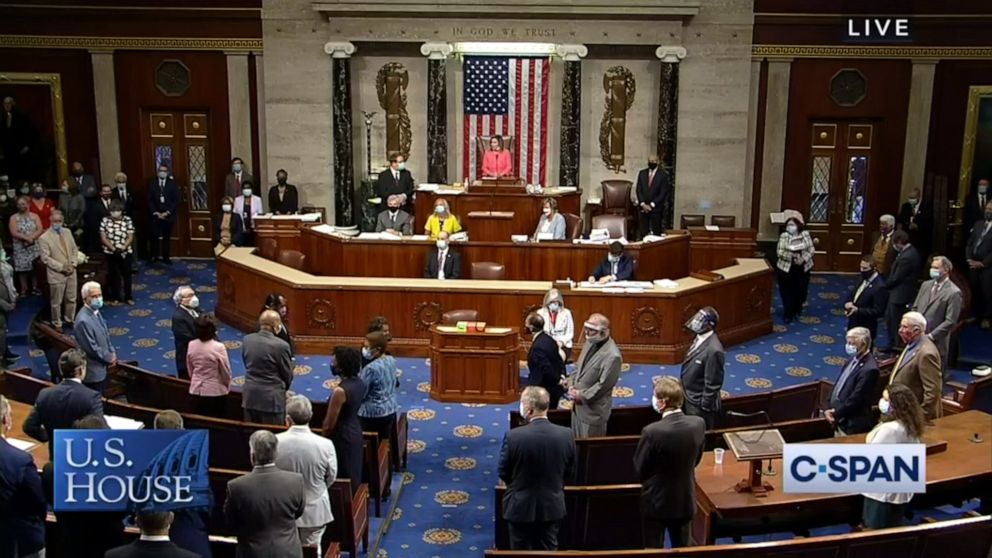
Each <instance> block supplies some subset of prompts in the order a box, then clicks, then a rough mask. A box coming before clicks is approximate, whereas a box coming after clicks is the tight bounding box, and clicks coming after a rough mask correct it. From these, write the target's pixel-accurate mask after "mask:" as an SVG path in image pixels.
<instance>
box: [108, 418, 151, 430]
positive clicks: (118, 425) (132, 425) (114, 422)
mask: <svg viewBox="0 0 992 558" xmlns="http://www.w3.org/2000/svg"><path fill="white" fill-rule="evenodd" d="M103 418H104V419H105V420H106V421H107V426H109V427H110V429H111V430H140V429H142V428H144V427H145V423H143V422H141V421H137V420H131V419H129V418H124V417H118V416H114V415H104V416H103Z"/></svg>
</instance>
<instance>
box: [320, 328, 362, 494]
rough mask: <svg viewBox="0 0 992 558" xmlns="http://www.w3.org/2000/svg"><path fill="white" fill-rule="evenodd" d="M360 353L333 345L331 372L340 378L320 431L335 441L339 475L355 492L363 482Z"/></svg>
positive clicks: (332, 393)
mask: <svg viewBox="0 0 992 558" xmlns="http://www.w3.org/2000/svg"><path fill="white" fill-rule="evenodd" d="M360 370H361V355H360V354H359V353H358V349H355V348H353V347H335V348H334V354H332V355H331V374H333V375H335V376H337V377H338V378H340V380H341V381H340V382H339V383H338V385H336V386H334V388H333V389H332V390H331V396H330V397H329V398H328V400H327V414H326V415H324V425H323V428H322V433H323V434H324V437H325V438H330V439H331V441H332V442H334V450H335V452H336V453H337V456H338V478H339V479H348V480H350V481H351V492H352V493H354V492H355V491H356V490H358V487H359V486H360V485H361V484H362V461H363V440H362V424H361V422H360V421H359V419H358V409H359V407H361V405H362V401H363V400H364V399H365V393H366V391H368V388H367V387H366V385H365V382H364V381H362V379H361V378H359V377H358V374H359V371H360Z"/></svg>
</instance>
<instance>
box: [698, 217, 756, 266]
mask: <svg viewBox="0 0 992 558" xmlns="http://www.w3.org/2000/svg"><path fill="white" fill-rule="evenodd" d="M687 232H688V233H689V234H690V235H692V250H691V251H690V254H689V257H690V261H689V271H699V270H701V269H717V268H719V267H725V266H728V265H730V264H731V263H733V261H734V260H735V259H736V258H753V257H754V253H755V251H757V249H758V241H757V231H755V229H730V228H721V229H720V230H718V231H708V230H706V228H705V227H690V228H689V229H688V231H687ZM759 257H760V256H759Z"/></svg>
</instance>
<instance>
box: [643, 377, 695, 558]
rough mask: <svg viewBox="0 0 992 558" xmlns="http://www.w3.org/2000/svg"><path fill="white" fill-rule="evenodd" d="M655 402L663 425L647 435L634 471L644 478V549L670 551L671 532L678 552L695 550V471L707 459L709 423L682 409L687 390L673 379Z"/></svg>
mask: <svg viewBox="0 0 992 558" xmlns="http://www.w3.org/2000/svg"><path fill="white" fill-rule="evenodd" d="M651 399H652V401H651V405H652V407H654V410H656V411H658V412H659V413H661V420H659V421H657V422H654V423H651V424H649V425H647V426H645V427H644V429H643V430H641V440H640V441H639V442H638V443H637V450H635V452H634V470H635V471H637V476H638V477H639V478H640V479H641V518H642V521H643V523H644V529H643V533H644V546H645V547H647V548H664V547H665V532H666V531H667V532H668V538H669V540H670V541H671V543H672V548H678V547H682V546H692V544H693V541H692V516H693V514H694V513H695V511H696V476H695V470H696V465H698V464H699V460H700V459H701V458H702V456H703V445H704V440H705V438H706V423H705V421H704V420H703V419H702V418H700V417H694V416H690V415H686V414H684V413H683V412H682V411H681V410H680V407H681V406H682V403H683V401H682V399H683V395H682V387H681V386H680V385H679V381H678V380H676V379H675V378H672V377H671V376H662V377H661V378H658V379H657V380H656V381H655V383H654V395H653V397H652V398H651Z"/></svg>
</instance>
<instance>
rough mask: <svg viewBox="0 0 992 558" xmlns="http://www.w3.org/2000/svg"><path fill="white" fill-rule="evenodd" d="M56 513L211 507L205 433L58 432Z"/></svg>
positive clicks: (159, 431)
mask: <svg viewBox="0 0 992 558" xmlns="http://www.w3.org/2000/svg"><path fill="white" fill-rule="evenodd" d="M54 443H55V447H54V460H53V465H54V476H55V503H54V507H55V511H63V512H64V511H121V512H129V511H136V510H156V511H165V510H174V509H180V508H191V507H208V506H210V505H211V502H210V498H211V497H210V479H209V477H208V468H207V455H208V445H209V438H208V433H207V431H205V430H148V431H145V430H56V431H55V442H54Z"/></svg>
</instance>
